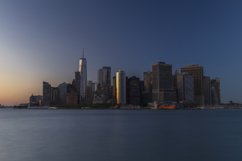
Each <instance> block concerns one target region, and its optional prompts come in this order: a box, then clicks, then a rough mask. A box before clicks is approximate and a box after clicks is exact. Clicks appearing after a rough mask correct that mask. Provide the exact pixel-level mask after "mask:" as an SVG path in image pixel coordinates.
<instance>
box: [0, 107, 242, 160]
mask: <svg viewBox="0 0 242 161" xmlns="http://www.w3.org/2000/svg"><path fill="white" fill-rule="evenodd" d="M241 160H242V110H196V111H189V110H184V111H182V110H180V111H145V110H141V111H125V110H100V111H99V110H53V111H52V110H0V161H241Z"/></svg>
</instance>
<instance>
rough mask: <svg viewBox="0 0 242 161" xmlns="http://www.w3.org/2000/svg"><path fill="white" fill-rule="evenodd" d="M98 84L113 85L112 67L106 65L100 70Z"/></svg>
mask: <svg viewBox="0 0 242 161" xmlns="http://www.w3.org/2000/svg"><path fill="white" fill-rule="evenodd" d="M98 84H100V85H101V86H111V67H107V66H104V67H102V68H101V69H99V70H98Z"/></svg>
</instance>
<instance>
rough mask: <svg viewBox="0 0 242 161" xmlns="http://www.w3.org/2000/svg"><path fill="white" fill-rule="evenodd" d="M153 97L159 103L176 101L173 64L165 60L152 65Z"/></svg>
mask: <svg viewBox="0 0 242 161" xmlns="http://www.w3.org/2000/svg"><path fill="white" fill-rule="evenodd" d="M152 98H153V101H154V102H158V103H160V102H170V101H176V91H175V90H174V89H173V76H172V65H170V64H166V63H164V62H158V63H157V64H153V65H152Z"/></svg>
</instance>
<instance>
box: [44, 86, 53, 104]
mask: <svg viewBox="0 0 242 161" xmlns="http://www.w3.org/2000/svg"><path fill="white" fill-rule="evenodd" d="M50 103H51V85H50V84H49V83H48V82H43V105H44V106H49V105H50Z"/></svg>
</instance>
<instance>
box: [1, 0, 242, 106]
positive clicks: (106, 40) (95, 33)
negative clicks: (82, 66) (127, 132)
mask: <svg viewBox="0 0 242 161" xmlns="http://www.w3.org/2000/svg"><path fill="white" fill-rule="evenodd" d="M241 8H242V1H240V0H182V1H181V0H21V1H20V0H0V104H5V105H14V104H19V103H24V102H28V99H29V96H30V95H32V94H35V95H37V94H42V82H43V81H48V82H49V83H51V85H53V86H57V85H58V84H60V83H62V82H71V81H72V79H73V78H74V72H75V71H77V70H78V61H79V58H80V57H81V56H82V49H83V48H85V57H86V58H87V62H88V66H87V68H88V79H89V80H93V81H96V79H97V70H98V69H99V68H101V67H102V66H111V67H112V73H113V74H114V73H115V71H116V70H118V69H122V70H124V71H125V72H126V74H127V75H128V76H132V75H136V76H138V77H140V78H141V79H143V72H144V71H150V70H151V66H152V64H154V63H156V62H158V61H164V62H166V63H168V64H172V65H173V71H175V70H176V69H178V68H181V67H183V66H185V65H189V64H200V65H202V66H203V67H204V72H205V75H207V76H210V77H212V78H220V80H221V96H222V101H223V102H228V101H229V100H233V101H235V102H240V103H241V102H242V84H241V82H242V74H241V72H240V70H241V69H242V63H241V60H242V10H241Z"/></svg>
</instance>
